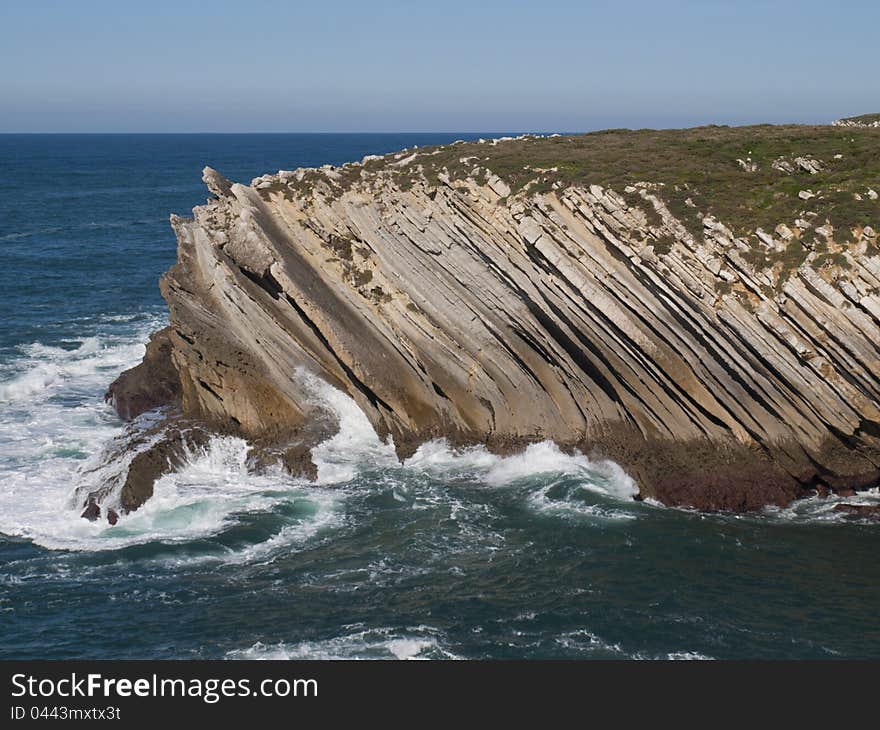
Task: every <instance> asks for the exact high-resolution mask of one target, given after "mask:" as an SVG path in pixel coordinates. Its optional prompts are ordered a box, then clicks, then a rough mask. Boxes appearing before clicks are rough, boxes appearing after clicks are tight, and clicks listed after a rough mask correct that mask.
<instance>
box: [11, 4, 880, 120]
mask: <svg viewBox="0 0 880 730" xmlns="http://www.w3.org/2000/svg"><path fill="white" fill-rule="evenodd" d="M878 28H880V1H878V0H837V1H836V2H833V1H832V0H823V1H822V2H816V1H814V0H799V1H795V0H775V1H774V0H765V1H763V2H760V1H759V0H736V1H734V0H729V1H727V2H724V1H721V0H700V1H693V0H653V1H652V2H645V1H643V0H626V1H623V0H618V1H617V2H605V1H604V0H597V1H594V2H592V1H590V0H582V1H581V2H568V1H564V0H543V1H542V2H538V1H536V2H518V1H517V0H507V1H506V2H495V1H494V0H489V1H487V2H478V1H477V0H472V1H471V2H459V0H442V1H440V0H433V2H421V1H420V0H410V1H409V2H398V1H397V0H370V1H367V0H362V1H360V2H357V1H346V0H338V1H335V2H334V1H333V0H322V1H320V2H314V1H313V2H296V1H295V0H288V1H287V2H284V1H280V0H232V1H228V0H211V1H210V2H191V1H190V0H174V1H173V2H168V1H166V0H150V1H149V2H143V0H140V1H138V2H128V1H127V0H114V1H112V2H110V1H103V0H77V1H76V2H71V1H67V2H49V1H48V0H22V1H20V2H18V1H13V0H0V132H344V131H348V132H373V131H376V132H377V131H411V132H415V131H424V132H441V131H456V132H464V131H535V132H551V131H560V132H575V131H588V130H593V129H603V128H609V127H637V128H638V127H682V126H693V125H697V124H708V123H715V124H747V123H755V122H805V123H812V122H815V123H825V122H829V121H831V120H832V119H836V118H838V117H841V116H849V115H855V114H861V113H868V112H878V111H880V73H878V69H880V62H878V58H877V40H876V39H877V29H878Z"/></svg>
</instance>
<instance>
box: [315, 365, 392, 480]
mask: <svg viewBox="0 0 880 730" xmlns="http://www.w3.org/2000/svg"><path fill="white" fill-rule="evenodd" d="M297 377H299V378H300V379H301V380H302V381H303V382H304V383H306V385H307V387H308V389H309V390H310V391H311V394H312V397H313V398H314V399H315V401H316V402H317V403H318V404H319V405H322V406H323V407H325V408H327V409H329V410H330V411H331V412H332V413H333V415H335V416H336V418H337V419H338V421H339V430H338V431H337V433H336V435H335V436H333V437H331V438H329V439H327V440H326V441H324V442H323V443H321V444H319V445H318V446H316V447H315V448H314V449H312V459H313V461H314V462H315V466H317V467H318V479H317V483H318V484H338V483H340V482H347V481H350V480H352V479H354V478H355V477H356V476H357V475H358V473H359V472H360V470H361V468H362V467H363V466H364V465H365V464H369V465H372V466H373V467H383V466H384V467H390V466H393V465H395V464H396V463H397V457H396V455H395V452H394V446H393V445H392V444H391V443H387V444H386V443H383V442H382V440H381V439H380V438H379V436H378V434H377V433H376V431H375V430H374V429H373V426H372V424H371V423H370V421H369V419H368V418H367V417H366V415H365V414H364V412H363V411H362V410H361V409H360V408H359V407H358V405H357V403H355V401H354V399H352V398H351V397H349V396H348V395H346V394H345V393H343V392H342V391H340V390H338V389H337V388H334V387H333V386H331V385H329V384H327V383H325V382H324V381H323V380H321V379H320V378H317V377H315V376H314V375H312V374H311V373H309V372H307V371H306V370H304V369H300V370H299V371H297Z"/></svg>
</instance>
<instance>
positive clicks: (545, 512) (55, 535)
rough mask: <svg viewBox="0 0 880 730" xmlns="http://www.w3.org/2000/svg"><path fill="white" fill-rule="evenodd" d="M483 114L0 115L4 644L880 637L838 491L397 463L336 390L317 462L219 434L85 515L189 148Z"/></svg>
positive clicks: (194, 153) (317, 154)
mask: <svg viewBox="0 0 880 730" xmlns="http://www.w3.org/2000/svg"><path fill="white" fill-rule="evenodd" d="M474 136H477V135H443V134H433V135H403V134H393V135H358V134H349V135H336V134H334V135H274V134H265V135H33V136H28V135H0V279H2V283H0V286H2V292H3V296H2V297H0V658H74V657H84V658H86V657H87V658H216V657H226V658H277V657H295V658H299V657H303V658H307V657H347V658H373V657H376V658H387V657H392V658H393V657H399V658H455V657H463V658H487V657H492V658H513V657H565V658H605V657H608V658H627V657H630V658H704V657H705V658H709V657H712V658H789V657H816V658H832V657H875V658H876V657H880V619H878V617H877V609H878V607H880V567H878V559H877V555H878V552H880V526H878V525H876V524H874V525H872V524H867V523H863V522H858V521H855V522H854V521H851V520H847V519H845V518H844V517H842V516H841V515H840V513H834V512H833V511H832V507H833V504H834V502H833V501H822V500H818V499H813V500H805V501H803V502H800V503H798V504H796V505H795V506H793V507H791V508H789V509H785V510H768V511H766V512H764V513H761V514H758V515H750V516H734V515H704V514H699V513H695V512H688V511H683V510H673V509H665V508H662V507H659V506H656V505H651V504H645V503H637V502H634V501H633V500H632V499H631V496H632V492H633V489H634V487H633V484H632V483H631V481H630V480H629V479H628V478H627V477H626V475H625V474H623V473H622V472H621V471H620V470H619V469H618V468H616V467H615V466H614V465H611V464H606V463H594V462H591V461H589V460H588V459H586V458H585V457H582V456H574V457H572V456H566V455H564V454H562V453H560V452H559V451H558V450H557V449H556V448H555V447H554V446H553V445H552V444H549V443H545V444H539V445H536V446H533V447H531V449H530V450H529V452H527V453H526V454H525V455H522V456H514V457H508V458H500V457H495V456H492V455H490V454H487V453H485V452H483V451H481V450H470V451H466V452H454V451H452V450H450V449H449V448H448V447H447V446H446V445H445V444H443V443H441V442H435V443H431V444H427V445H425V446H424V447H423V448H422V449H420V450H419V452H418V453H417V454H416V455H415V456H414V457H413V458H412V459H410V460H408V461H407V462H406V463H405V464H402V465H401V464H398V463H397V462H396V461H395V460H394V459H393V456H392V454H391V453H389V450H388V448H387V447H386V446H385V445H383V444H382V443H381V442H379V440H378V439H377V438H376V436H375V434H374V433H373V432H372V430H371V429H370V427H369V424H368V423H367V422H366V421H365V419H364V418H363V416H362V414H360V413H359V412H358V411H357V409H356V408H355V407H354V406H353V404H352V402H351V401H349V400H348V399H347V398H345V397H344V396H342V395H341V394H339V393H336V392H334V391H332V390H330V389H329V388H327V389H324V392H323V397H324V398H325V399H326V402H327V404H328V407H330V408H333V409H335V410H336V411H337V412H338V414H339V415H340V419H341V424H342V428H341V431H340V433H339V434H338V435H337V436H336V437H335V438H334V439H331V440H330V441H329V442H326V443H325V444H323V445H322V446H321V447H320V448H319V449H318V451H317V453H316V454H315V459H316V462H317V463H318V465H319V479H318V482H317V483H307V482H302V481H298V480H295V479H292V478H290V477H287V476H285V475H283V474H281V473H274V474H264V475H260V476H255V475H253V474H250V473H248V471H247V469H246V468H245V455H246V452H247V444H245V443H244V442H242V441H240V440H237V439H231V438H218V439H215V440H214V441H213V442H212V443H211V445H210V447H209V448H208V449H207V450H206V451H204V452H199V453H194V454H192V455H191V457H190V458H189V460H188V463H187V465H186V467H185V468H184V469H183V470H182V471H181V472H180V473H178V474H175V475H169V476H167V477H165V478H163V479H162V480H161V481H160V482H159V483H158V484H157V486H156V496H155V497H154V499H153V500H151V501H150V502H149V503H148V504H147V505H146V506H145V507H144V508H143V509H141V510H139V511H138V512H136V513H134V514H132V515H129V516H127V517H125V518H123V519H122V520H121V521H120V523H119V524H118V525H117V526H115V527H110V526H109V525H107V524H106V523H101V524H91V523H88V522H86V521H85V520H82V519H80V518H79V516H78V513H79V510H78V509H77V505H76V503H75V502H74V500H73V494H74V490H75V489H76V487H77V486H79V485H82V484H87V483H90V480H91V483H93V482H94V480H97V479H100V478H101V474H102V469H104V468H105V467H106V464H105V463H104V462H105V455H104V453H103V448H104V447H105V446H106V445H107V444H108V443H109V442H110V441H111V440H112V439H113V438H114V436H117V435H118V434H119V433H120V431H121V428H122V424H120V422H119V421H118V420H117V419H116V418H115V416H114V415H113V413H112V412H111V411H110V410H109V408H108V407H107V406H106V405H105V404H104V403H103V400H102V394H103V392H104V390H105V389H106V386H107V384H108V383H109V382H110V381H111V380H112V379H113V378H114V377H115V376H116V375H117V374H118V373H119V372H120V371H121V370H122V369H124V368H126V367H130V366H131V365H133V364H134V363H136V362H137V361H138V360H139V358H140V357H141V355H142V354H143V343H144V342H145V341H146V338H147V336H148V334H149V332H151V331H152V330H154V329H156V328H157V327H159V326H161V325H162V324H163V322H164V321H165V320H166V310H165V308H164V306H163V303H162V301H161V298H160V297H159V293H158V288H157V285H156V282H157V279H158V277H159V275H160V274H161V272H163V271H164V270H165V269H167V268H168V267H169V266H170V265H171V264H172V263H173V261H174V258H175V241H174V237H173V235H172V233H171V231H170V228H169V225H168V215H169V213H171V212H175V213H178V214H184V215H185V214H187V213H188V211H189V209H191V208H192V207H193V206H194V205H196V204H198V203H200V202H201V201H203V200H204V198H205V197H206V195H207V193H206V191H205V189H204V185H203V184H202V183H201V180H200V176H201V172H200V171H201V169H202V167H203V166H204V165H206V164H210V165H212V166H213V167H216V168H217V169H219V170H220V171H221V172H223V173H224V174H225V175H227V176H228V177H230V178H232V179H236V180H241V181H249V180H250V179H251V178H252V177H254V176H256V175H259V174H262V173H264V172H271V171H275V170H278V169H293V168H296V167H298V166H303V165H320V164H324V163H328V162H329V163H334V164H339V163H342V162H345V161H348V160H354V159H360V158H361V157H363V156H364V155H365V154H372V153H381V152H387V151H392V150H395V149H399V148H403V147H408V146H412V145H414V144H419V145H423V144H429V143H440V142H449V141H452V140H454V139H456V138H465V137H474ZM319 387H320V386H319ZM878 500H880V495H877V494H876V493H869V494H863V495H859V496H858V497H856V498H851V499H850V501H857V502H858V501H861V502H877V501H878Z"/></svg>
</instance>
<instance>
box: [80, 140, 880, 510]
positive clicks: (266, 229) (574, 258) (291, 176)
mask: <svg viewBox="0 0 880 730" xmlns="http://www.w3.org/2000/svg"><path fill="white" fill-rule="evenodd" d="M828 129H830V128H828ZM554 141H555V140H554ZM531 143H532V141H531V140H529V139H518V140H506V141H504V142H502V143H499V144H498V147H502V146H504V145H528V144H531ZM457 147H458V149H460V150H461V152H460V155H459V153H458V152H456V155H455V156H456V159H457V160H459V162H461V168H460V169H458V170H457V171H451V170H450V169H449V166H448V165H447V166H445V167H443V168H441V169H439V170H438V169H436V160H437V159H438V157H437V155H438V154H440V153H438V152H435V151H433V150H424V151H423V150H410V151H407V152H405V153H400V154H398V155H396V156H395V155H389V156H386V157H384V158H376V157H373V158H371V159H367V160H364V162H363V163H360V164H358V163H354V164H351V165H346V166H344V167H342V168H330V167H325V168H321V169H318V170H299V171H282V172H281V173H279V174H277V175H267V176H263V177H261V178H258V179H256V180H255V181H254V182H253V183H252V184H251V185H243V184H238V183H231V182H229V181H228V180H226V179H225V178H223V177H222V176H221V175H220V174H219V173H218V172H216V171H214V170H212V169H210V168H206V169H205V172H204V180H205V182H206V184H207V186H208V188H209V190H210V191H211V193H212V194H213V197H212V198H211V199H210V200H209V201H208V202H207V204H205V205H203V206H199V207H197V208H195V210H194V211H193V217H192V218H191V219H185V218H180V217H176V216H175V217H172V220H171V223H172V226H173V228H174V231H175V233H176V234H177V239H178V259H177V263H176V264H175V266H174V267H173V268H172V269H171V270H170V271H169V272H168V273H167V274H166V275H165V276H164V277H163V279H162V281H161V290H162V294H163V296H164V298H165V300H166V301H167V303H168V306H169V310H170V326H169V327H168V328H167V329H166V330H163V331H162V332H161V333H159V334H157V335H156V337H154V339H153V340H152V341H151V343H150V346H149V347H148V351H147V356H146V357H145V359H144V363H143V364H142V365H139V366H138V367H137V368H135V369H134V370H133V371H129V372H128V373H126V374H124V375H123V376H121V377H120V379H119V380H117V381H116V383H114V385H113V386H112V387H111V392H110V395H111V397H112V399H113V400H114V402H115V404H116V407H117V409H118V410H119V412H120V415H122V416H123V417H131V416H134V415H137V414H138V413H141V412H142V411H144V410H145V409H147V408H151V407H155V406H156V405H159V404H160V403H170V404H172V405H173V406H174V407H175V408H176V409H177V410H178V411H179V412H182V414H183V416H184V417H185V418H187V419H191V420H193V421H196V422H198V423H199V424H202V425H203V426H204V427H206V428H209V429H213V430H219V431H222V432H224V433H226V432H233V433H237V434H240V435H242V436H244V437H246V438H248V439H250V440H252V441H253V442H254V443H255V444H260V445H261V448H264V449H267V450H268V451H271V452H272V453H275V454H277V455H279V457H280V458H282V459H284V458H285V455H288V456H287V460H288V461H289V462H290V463H293V464H299V465H302V464H303V459H304V458H305V460H306V461H308V458H307V457H308V448H309V447H310V445H311V444H313V443H315V442H316V441H317V440H319V439H320V438H323V437H324V436H325V435H326V432H327V428H330V427H331V426H332V424H331V425H330V426H328V423H327V420H326V418H325V417H324V415H323V414H322V413H321V406H320V403H318V402H316V401H315V398H314V396H313V394H312V392H311V391H310V389H309V387H308V379H307V378H304V377H303V373H306V372H307V373H310V374H312V375H314V376H317V377H318V378H321V379H323V380H324V381H326V382H327V383H330V384H331V385H333V386H334V387H336V388H339V389H340V390H342V391H344V392H345V393H347V394H348V395H350V396H351V397H352V398H353V399H354V400H355V401H356V402H357V403H358V405H359V406H360V407H361V409H362V410H363V411H364V413H365V414H366V415H367V417H368V418H369V420H370V421H371V423H372V424H373V425H374V427H375V428H376V430H377V432H378V433H379V434H380V436H382V437H388V436H390V437H392V438H393V440H394V444H395V447H396V449H397V451H398V453H399V455H400V456H401V457H405V456H407V455H409V454H411V453H412V452H413V451H414V450H415V449H416V448H417V446H418V445H419V444H421V443H422V442H424V441H426V440H429V439H433V438H438V437H443V438H446V439H448V440H449V441H450V442H451V443H452V444H454V445H465V444H475V443H478V444H485V445H487V447H488V448H490V449H492V450H495V451H512V450H517V449H521V448H523V447H524V445H526V444H528V443H530V442H534V441H538V440H543V439H552V440H554V441H556V442H557V443H559V444H560V445H561V446H563V447H564V448H568V449H581V450H583V451H584V452H585V453H588V454H591V455H595V456H598V457H604V458H610V459H613V460H615V461H617V462H618V463H620V464H621V465H622V466H623V467H624V468H625V469H626V470H628V471H629V473H630V474H632V476H633V477H634V478H635V479H636V480H637V481H638V483H639V486H640V490H641V495H642V496H643V497H651V498H654V499H657V500H659V501H661V502H664V503H667V504H682V505H691V506H695V507H698V508H705V509H729V510H748V509H756V508H759V507H761V506H762V505H765V504H779V505H782V504H786V503H788V502H790V501H791V500H793V499H795V498H797V497H798V496H802V495H803V494H805V493H808V492H809V491H810V490H813V489H816V488H817V487H821V488H823V489H831V490H845V489H861V488H866V487H870V486H872V485H876V484H877V483H878V481H880V405H878V404H880V255H878V253H877V248H876V238H874V239H868V238H867V237H866V235H865V231H870V233H872V234H873V229H870V228H865V229H864V230H862V229H857V230H855V231H854V232H846V233H845V235H843V236H841V235H840V234H839V233H838V234H837V235H836V238H837V240H836V241H834V240H831V239H834V238H835V233H834V230H833V229H831V228H830V227H829V230H828V231H825V233H827V234H828V235H829V236H831V239H824V238H823V239H819V240H821V241H822V246H824V248H821V249H820V248H817V249H816V250H812V249H811V246H813V244H812V243H809V244H808V243H807V239H808V236H807V233H806V229H807V228H813V227H814V226H815V227H816V228H820V227H821V224H822V223H824V221H822V220H815V219H811V221H810V222H807V221H805V220H803V218H804V217H809V216H807V215H806V214H807V213H809V211H804V210H802V208H803V205H804V204H805V203H804V201H801V200H799V199H797V198H796V192H795V193H793V194H792V198H793V200H794V202H793V205H795V206H796V207H797V209H798V210H797V215H794V214H793V216H792V219H791V220H784V221H778V223H779V226H777V227H776V229H775V234H776V235H775V236H774V235H770V234H767V233H765V232H764V231H763V230H762V229H760V228H758V229H757V232H756V233H755V234H754V235H753V236H750V237H745V236H742V235H737V234H735V233H734V232H733V231H732V230H731V227H729V225H730V223H729V222H727V224H726V223H725V221H722V220H718V219H716V218H715V217H713V216H712V215H710V214H709V213H708V212H705V211H704V213H702V214H699V215H700V216H701V217H702V224H701V227H700V230H698V231H696V232H694V231H693V226H690V228H689V227H688V226H686V225H684V224H683V222H682V219H681V217H680V216H681V214H678V217H677V215H674V214H673V213H672V212H671V210H670V208H669V206H667V204H666V202H665V197H664V190H663V186H662V185H661V184H651V183H646V182H642V183H633V184H631V185H628V186H627V187H626V189H625V190H623V189H619V190H613V189H610V188H608V187H603V186H601V185H598V184H589V183H587V182H584V183H583V184H569V183H562V182H552V172H549V171H547V170H546V169H540V170H539V169H538V168H536V167H532V168H529V169H530V170H532V171H533V172H534V175H535V181H534V182H528V183H526V184H524V185H515V184H514V182H513V180H512V179H511V178H510V177H509V176H506V175H505V174H504V173H503V172H502V171H501V170H494V171H493V170H492V169H491V168H492V160H491V158H489V159H486V155H485V154H481V153H483V152H485V151H486V150H487V149H488V148H489V145H483V146H480V145H478V144H468V145H463V144H462V145H458V146H457ZM465 148H467V151H465ZM449 149H450V148H441V150H442V153H443V154H448V152H449ZM452 149H456V146H452ZM511 149H512V148H511ZM807 153H809V150H805V151H804V157H803V158H802V159H803V160H806V161H807V162H808V164H804V163H803V162H802V161H801V158H799V159H798V160H796V161H795V164H796V165H798V166H800V167H801V168H802V169H801V170H800V171H797V170H795V168H794V167H793V166H791V165H788V164H787V165H786V166H780V167H779V168H778V169H777V168H772V169H771V165H770V162H769V160H768V161H767V163H766V164H765V165H764V167H763V169H765V170H767V171H768V174H769V173H772V174H776V175H779V174H789V173H790V174H803V175H804V178H805V179H808V178H809V179H811V180H812V179H814V178H816V176H817V175H816V173H817V172H818V171H819V170H820V169H821V166H820V164H819V163H818V162H816V160H815V159H814V158H812V157H809V156H807ZM468 155H473V157H469V156H468ZM432 165H433V167H432ZM731 167H732V169H734V170H736V169H738V166H737V165H736V162H735V161H734V160H733V159H731ZM756 169H757V168H756ZM462 170H464V171H463V172H462ZM535 171H536V172H535ZM725 174H728V173H725ZM739 174H741V175H744V176H745V175H754V174H755V172H754V171H749V170H740V171H739ZM542 176H543V177H542ZM548 180H549V181H551V182H548ZM813 184H815V182H813ZM795 190H797V187H795ZM810 202H812V201H810ZM687 203H688V205H689V206H690V207H691V208H694V207H695V204H694V203H693V202H692V201H691V200H690V199H688V201H687ZM697 213H699V212H698V211H697ZM796 219H797V220H796ZM800 224H803V226H804V227H803V228H801V227H799V225H800ZM768 230H774V229H773V228H772V227H770V228H769V229H768ZM813 235H816V236H819V235H821V234H820V233H816V232H814V231H812V230H811V231H810V237H812V236H813ZM875 235H876V234H875ZM810 240H812V238H810ZM755 251H758V252H759V253H760V256H755ZM795 251H796V252H797V257H796V260H795V261H793V262H792V261H791V258H792V257H791V256H789V255H788V254H793V253H795ZM316 424H320V427H319V426H316ZM145 458H146V457H145ZM148 461H149V460H148ZM154 462H155V460H153V461H150V468H151V469H154V470H155V468H156V464H155V463H154ZM309 463H310V462H309ZM297 468H299V467H297ZM302 470H303V471H304V472H305V473H309V471H310V469H309V468H308V465H306V466H305V467H303V469H302ZM146 491H148V490H145V489H144V488H140V489H139V494H141V495H142V494H144V493H145V492H146ZM136 506H137V504H135V503H134V502H131V503H129V504H127V505H124V507H125V508H126V509H131V508H134V507H136ZM91 512H92V514H93V513H94V510H93V509H92V510H91Z"/></svg>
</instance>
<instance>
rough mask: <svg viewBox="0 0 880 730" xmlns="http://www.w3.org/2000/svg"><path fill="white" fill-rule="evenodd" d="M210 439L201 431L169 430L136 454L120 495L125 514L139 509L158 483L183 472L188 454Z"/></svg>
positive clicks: (192, 429) (208, 435)
mask: <svg viewBox="0 0 880 730" xmlns="http://www.w3.org/2000/svg"><path fill="white" fill-rule="evenodd" d="M209 440H210V434H209V433H208V432H206V431H204V430H202V429H196V428H191V429H187V430H178V429H170V430H169V431H167V432H166V433H165V434H164V436H163V437H162V438H161V439H160V440H158V441H157V442H156V443H154V444H153V445H151V446H149V447H148V448H147V449H145V450H144V451H140V452H139V453H137V454H136V455H135V456H134V458H133V459H132V460H131V464H130V465H129V467H128V474H127V475H126V478H125V482H124V483H123V485H122V490H121V491H120V494H119V501H120V505H121V507H122V510H123V512H132V511H133V510H136V509H137V508H138V507H140V506H141V505H142V504H143V503H144V502H146V501H147V500H148V499H149V498H150V497H152V496H153V485H154V484H155V482H156V480H157V479H159V477H161V476H163V475H164V474H168V473H169V472H172V471H176V470H177V469H180V467H181V466H183V464H184V462H185V460H186V455H187V453H192V452H193V451H195V450H197V449H199V448H202V447H204V446H205V445H207V443H208V441H209Z"/></svg>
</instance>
